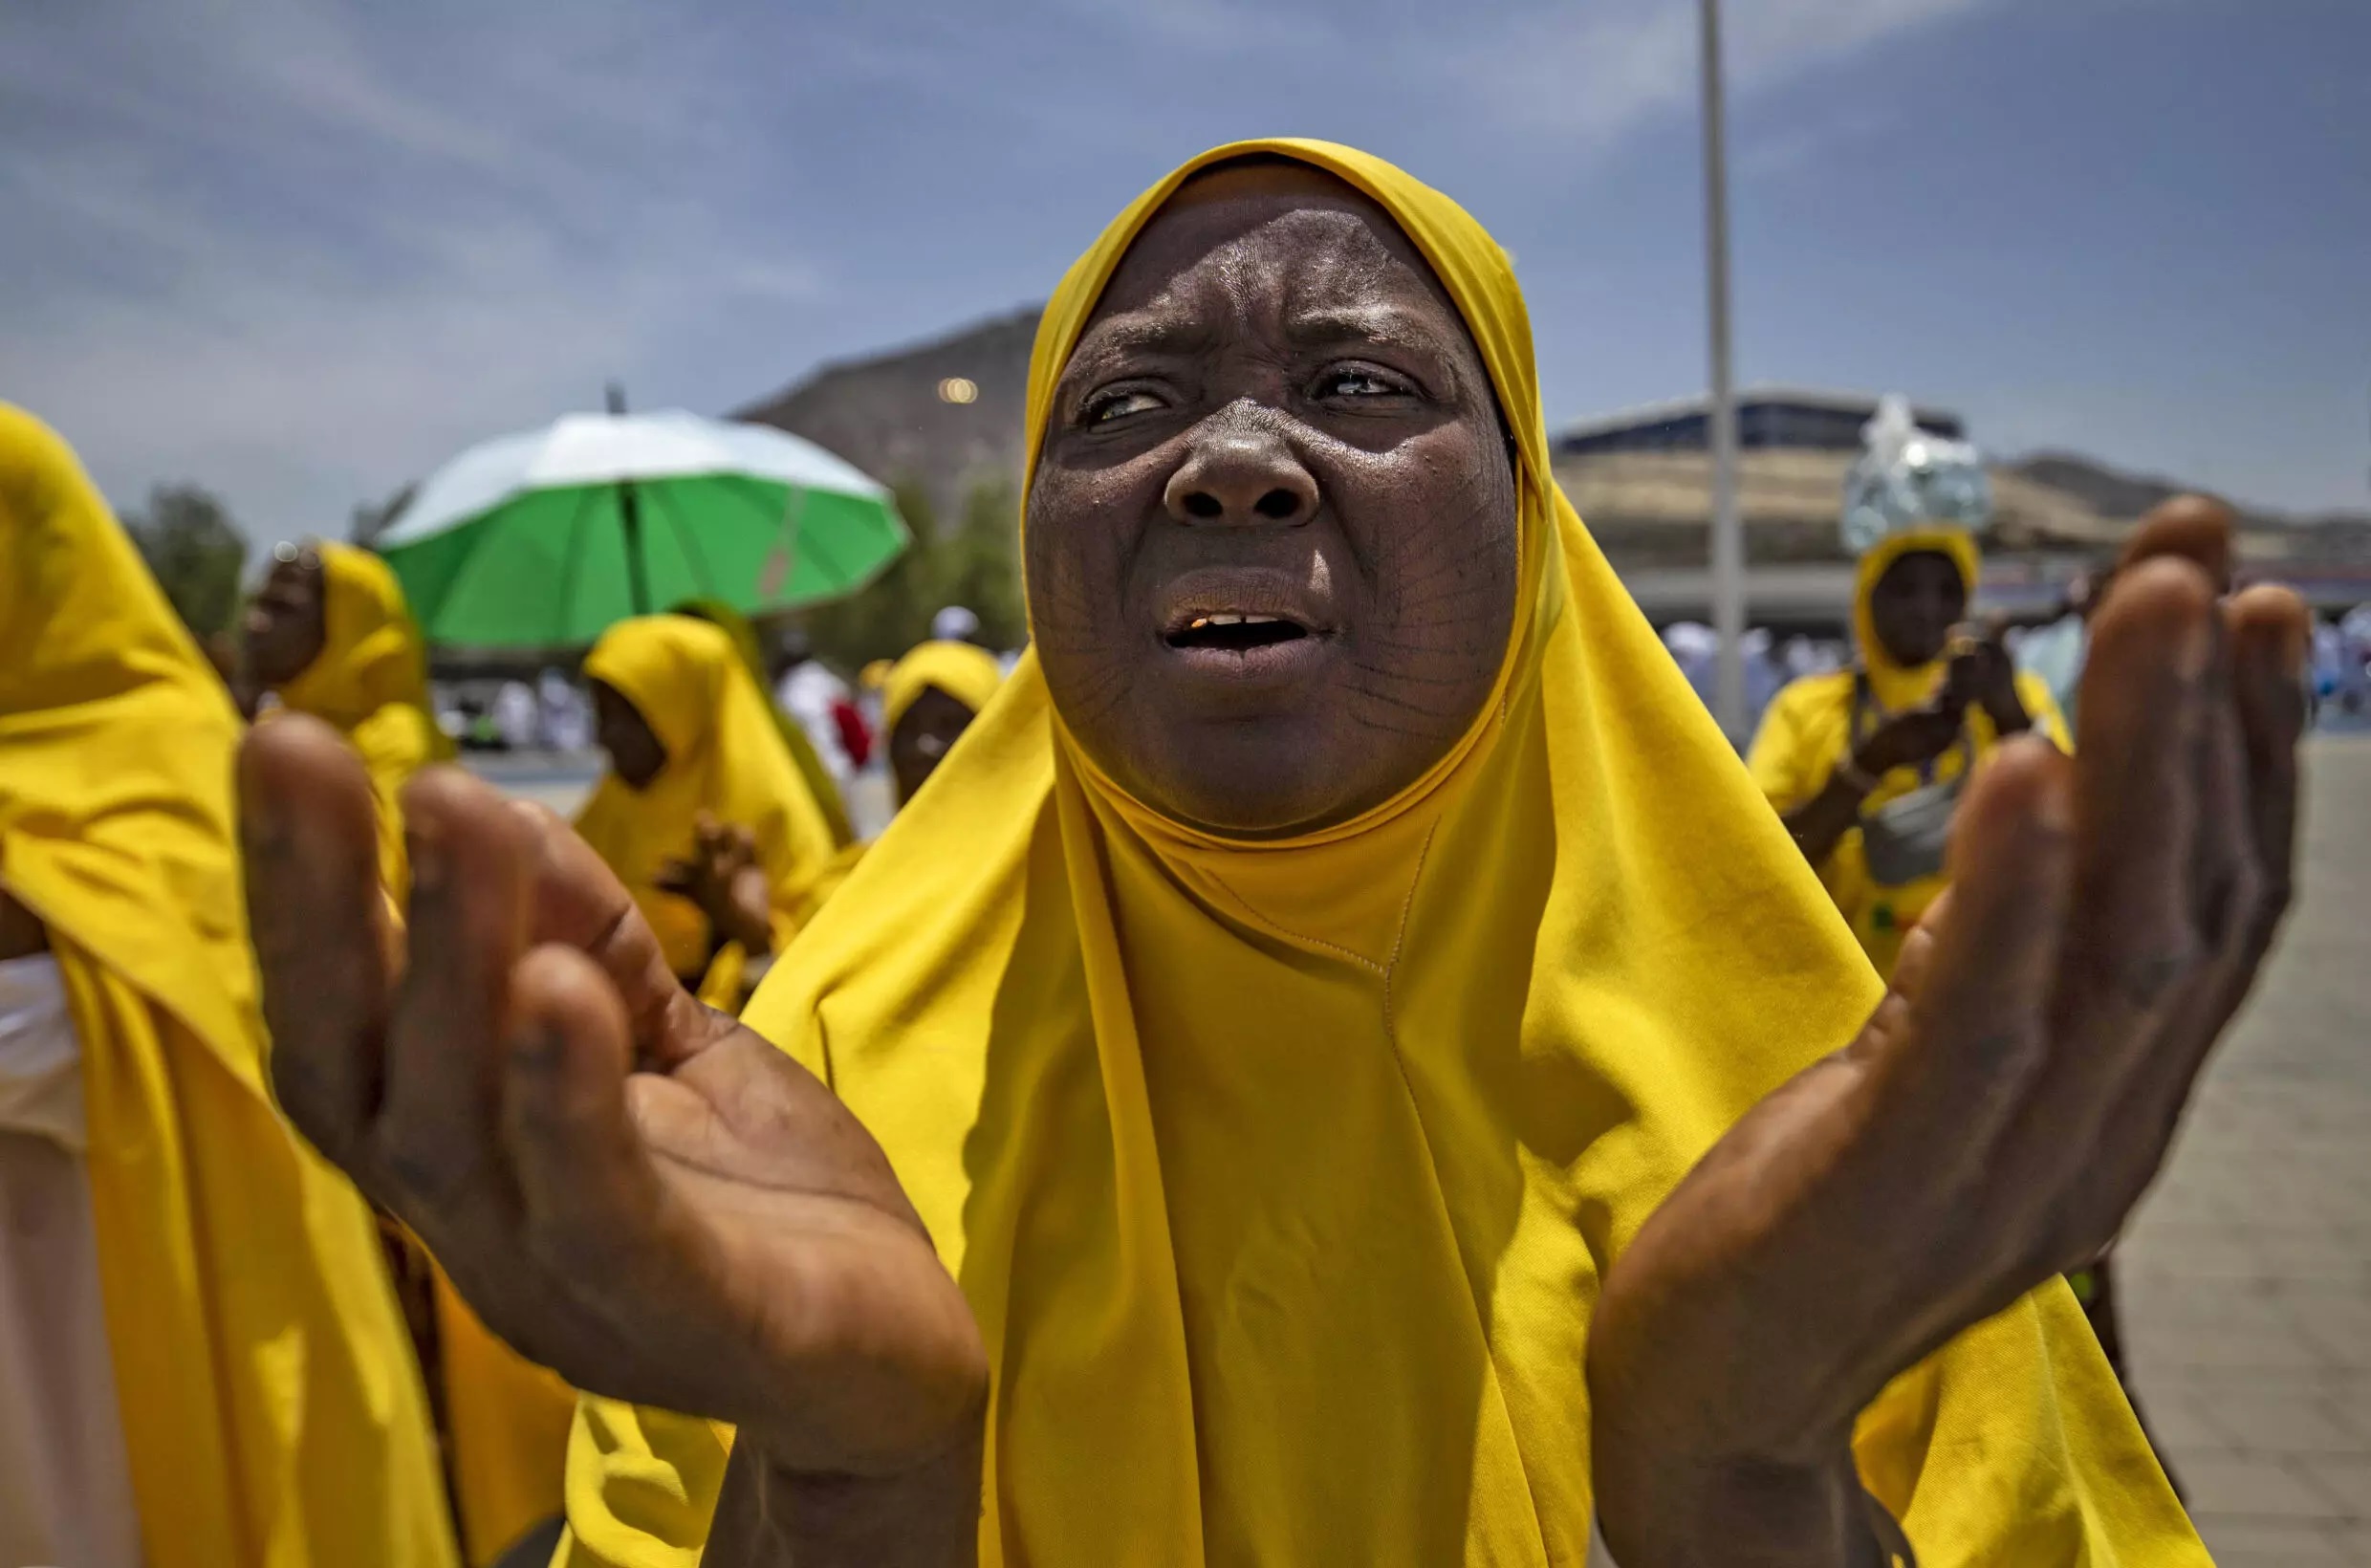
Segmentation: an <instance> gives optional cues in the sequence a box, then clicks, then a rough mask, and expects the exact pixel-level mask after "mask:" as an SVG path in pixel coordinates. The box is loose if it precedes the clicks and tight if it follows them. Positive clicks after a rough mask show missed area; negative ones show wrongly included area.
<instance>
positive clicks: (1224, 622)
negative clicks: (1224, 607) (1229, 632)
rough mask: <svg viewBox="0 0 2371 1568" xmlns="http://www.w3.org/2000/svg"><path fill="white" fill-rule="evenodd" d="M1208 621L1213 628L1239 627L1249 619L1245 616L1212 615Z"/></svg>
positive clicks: (1249, 618)
mask: <svg viewBox="0 0 2371 1568" xmlns="http://www.w3.org/2000/svg"><path fill="white" fill-rule="evenodd" d="M1208 619H1209V622H1210V624H1211V625H1213V626H1240V625H1242V624H1243V623H1244V622H1245V621H1249V620H1251V617H1250V616H1245V615H1214V616H1211V617H1209V618H1208Z"/></svg>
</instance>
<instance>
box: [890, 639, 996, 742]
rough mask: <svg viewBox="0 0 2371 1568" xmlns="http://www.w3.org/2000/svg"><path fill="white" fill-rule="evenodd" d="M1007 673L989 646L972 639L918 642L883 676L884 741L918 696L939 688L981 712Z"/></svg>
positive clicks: (967, 706)
mask: <svg viewBox="0 0 2371 1568" xmlns="http://www.w3.org/2000/svg"><path fill="white" fill-rule="evenodd" d="M1004 678H1005V673H1004V671H1003V670H1002V669H999V668H998V667H997V665H996V656H995V655H994V654H992V653H990V652H989V651H988V650H987V649H986V648H982V647H976V646H974V645H973V644H971V643H969V642H923V643H920V644H917V645H916V646H915V647H913V648H911V649H909V650H907V652H906V654H905V657H903V659H900V660H899V661H898V662H897V663H896V664H892V665H890V666H889V672H888V674H887V675H886V676H885V677H884V678H883V679H882V682H881V744H882V745H884V746H886V745H887V744H888V743H889V736H890V734H891V733H892V732H894V731H895V730H896V729H897V727H898V721H899V720H900V719H902V718H903V717H905V710H906V709H907V708H912V707H913V706H914V699H916V698H917V697H920V696H921V695H922V694H923V693H924V692H925V691H928V690H930V689H931V688H932V687H934V686H935V687H937V688H938V689H939V690H941V691H944V692H946V694H947V695H948V696H950V697H952V698H954V699H955V700H956V701H957V702H959V703H961V704H963V705H964V706H965V707H966V708H969V709H971V711H972V712H974V713H977V712H978V711H979V710H980V709H982V708H986V707H987V706H988V700H989V699H990V697H993V696H994V695H996V688H997V687H998V686H1001V685H1003V684H1004Z"/></svg>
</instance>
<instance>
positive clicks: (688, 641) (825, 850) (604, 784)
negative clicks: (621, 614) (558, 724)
mask: <svg viewBox="0 0 2371 1568" xmlns="http://www.w3.org/2000/svg"><path fill="white" fill-rule="evenodd" d="M584 673H585V675H586V676H587V677H588V678H589V679H592V680H597V681H602V682H606V683H607V684H608V685H610V686H615V687H616V688H617V689H618V691H619V692H620V694H622V695H623V696H624V697H625V699H626V700H627V701H628V702H630V703H632V704H633V705H634V707H635V708H636V709H637V710H638V711H640V712H641V714H642V718H643V720H644V721H645V722H647V723H648V724H649V726H650V728H651V730H653V731H654V732H655V733H656V734H657V735H658V737H659V739H660V741H661V743H662V744H663V745H664V746H665V747H666V752H667V760H666V766H665V767H664V768H663V769H662V770H661V771H660V773H659V776H658V777H657V778H654V779H652V780H651V781H650V783H649V784H648V785H646V786H645V787H643V788H642V789H640V790H636V789H632V788H629V787H628V786H627V785H626V784H625V782H624V781H623V780H621V779H620V778H619V777H618V776H617V774H615V773H608V774H605V775H603V777H602V778H601V781H600V782H599V783H598V785H596V786H595V787H594V791H593V795H592V796H591V798H590V799H588V800H587V801H586V802H585V805H584V810H583V812H582V814H581V815H580V816H579V817H577V819H576V831H577V832H579V833H581V834H582V835H584V837H585V838H586V839H587V840H588V841H589V842H590V843H591V844H592V845H593V847H594V848H595V849H597V850H598V851H600V853H601V858H602V859H603V860H607V861H608V862H609V864H610V866H611V867H612V868H613V869H614V870H616V871H617V873H618V875H619V877H620V879H621V880H623V882H625V884H626V885H627V886H628V887H629V888H631V889H632V890H633V892H634V898H635V901H636V902H637V903H638V904H641V905H642V912H643V913H644V914H645V915H647V916H648V917H649V919H650V923H651V925H652V926H654V927H656V929H657V930H658V932H659V937H660V941H661V943H662V944H663V946H664V947H665V948H666V954H667V960H668V962H669V963H671V964H673V965H674V966H675V971H676V972H677V973H678V974H684V975H697V974H700V973H702V972H703V971H705V970H706V969H707V965H708V959H709V951H708V948H709V932H708V923H707V917H706V916H705V915H703V914H702V913H701V912H700V911H699V909H698V908H697V907H695V906H694V905H693V904H691V902H690V901H689V900H687V899H683V898H679V897H677V896H676V895H674V894H672V893H664V892H661V891H660V890H659V886H658V881H657V879H658V875H659V871H660V868H661V867H662V866H663V865H664V864H665V863H666V862H667V861H668V860H676V859H679V858H681V857H684V856H686V855H689V854H690V853H691V851H692V843H693V822H694V819H695V818H696V817H697V816H698V814H699V813H701V812H703V811H705V812H707V813H708V814H709V815H710V816H712V817H715V818H716V819H717V820H718V821H720V822H729V823H734V824H737V825H739V826H741V827H745V828H747V829H749V830H750V833H751V834H753V835H755V837H756V839H757V854H758V859H759V860H760V861H761V862H762V863H763V864H764V866H765V868H766V876H767V880H768V882H771V883H772V887H773V910H774V942H775V945H776V946H777V947H779V946H780V945H782V944H784V943H787V942H788V941H789V940H790V939H791V937H792V935H793V934H794V933H795V932H796V931H797V930H798V928H799V926H801V925H802V924H804V923H805V921H806V918H807V916H808V914H809V913H810V912H811V900H810V892H811V885H812V883H813V882H814V881H815V879H816V876H817V875H818V874H819V873H820V872H821V871H822V869H823V867H824V866H825V865H826V864H827V863H828V862H829V861H830V860H831V858H832V853H833V850H834V848H835V847H836V846H835V845H834V843H833V840H832V832H831V828H830V827H829V825H828V824H827V823H826V822H825V821H824V817H823V812H822V809H821V808H820V807H818V806H817V805H816V799H815V795H814V793H813V792H812V791H810V790H809V789H808V788H807V785H806V781H805V780H804V779H802V778H801V777H800V776H799V773H798V769H797V766H796V765H795V764H794V762H793V761H792V759H791V754H790V752H789V751H788V750H787V749H786V748H785V747H784V745H783V743H782V737H781V735H780V734H779V733H778V732H777V731H776V730H775V729H774V721H773V716H772V710H771V708H770V705H769V704H768V703H767V701H766V698H765V696H764V694H763V693H761V692H760V691H759V690H758V689H757V686H756V683H755V682H754V681H752V680H751V679H750V674H749V671H748V670H747V669H745V668H744V667H743V666H742V664H741V660H740V656H739V655H737V654H736V653H735V652H734V651H733V645H732V639H731V637H730V636H729V634H728V633H727V632H726V631H725V630H724V629H723V628H721V627H719V626H716V625H713V624H710V623H709V622H707V621H694V620H692V619H690V618H689V617H686V616H673V615H659V616H644V617H642V618H641V619H640V620H635V621H620V622H619V623H618V624H617V625H615V626H612V627H610V628H609V630H608V631H606V632H604V633H603V634H602V635H601V640H600V641H599V642H597V643H595V644H594V645H593V651H592V652H591V653H589V654H587V655H586V656H585V661H584Z"/></svg>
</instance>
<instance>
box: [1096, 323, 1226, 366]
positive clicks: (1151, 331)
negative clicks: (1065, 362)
mask: <svg viewBox="0 0 2371 1568" xmlns="http://www.w3.org/2000/svg"><path fill="white" fill-rule="evenodd" d="M1217 341H1218V334H1217V332H1216V330H1215V329H1214V328H1213V327H1212V325H1211V324H1210V323H1209V322H1208V321H1206V320H1203V319H1201V318H1200V317H1196V316H1109V317H1107V318H1105V319H1104V320H1101V321H1098V322H1097V323H1096V324H1095V325H1093V326H1091V327H1089V328H1088V329H1087V330H1086V332H1085V333H1084V334H1083V335H1082V336H1081V337H1080V338H1079V339H1078V344H1077V347H1076V348H1074V349H1072V350H1071V368H1072V370H1073V371H1074V372H1075V371H1077V370H1079V369H1081V368H1088V369H1092V368H1096V367H1097V366H1098V364H1099V363H1100V362H1106V361H1109V360H1112V359H1119V358H1120V357H1121V356H1123V355H1130V354H1148V355H1158V356H1161V357H1163V358H1167V359H1188V358H1191V357H1193V356H1195V355H1198V354H1204V353H1207V352H1208V351H1209V350H1210V349H1211V348H1213V347H1214V346H1216V344H1217Z"/></svg>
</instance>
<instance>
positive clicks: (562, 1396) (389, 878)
mask: <svg viewBox="0 0 2371 1568" xmlns="http://www.w3.org/2000/svg"><path fill="white" fill-rule="evenodd" d="M316 548H317V549H318V550H319V551H320V555H321V577H322V595H323V602H322V632H323V636H322V642H321V651H320V653H318V654H317V655H315V658H314V661H313V663H312V664H308V665H306V666H305V669H304V672H303V673H302V674H300V675H299V676H297V678H296V679H295V680H294V681H291V682H290V683H289V684H288V685H287V686H284V687H282V688H281V690H280V693H279V695H280V702H281V705H282V706H283V707H285V708H288V709H290V710H291V711H293V712H298V713H309V714H311V715H313V716H314V717H315V718H317V719H320V720H322V721H324V722H325V723H327V724H329V725H331V726H332V727H334V728H335V729H336V730H337V731H338V732H339V733H340V734H342V735H344V736H345V737H346V739H347V741H348V742H349V743H350V744H351V745H352V746H353V747H354V749H355V751H357V752H359V754H360V755H361V758H362V765H363V767H364V768H365V770H367V771H368V773H369V774H370V781H371V793H372V795H373V796H374V797H376V799H377V802H378V806H379V871H380V879H381V882H384V883H385V885H386V888H387V892H388V896H389V897H391V898H393V899H395V900H396V901H397V903H398V904H401V903H402V899H403V895H404V890H405V889H406V888H407V887H408V886H409V885H410V881H411V878H410V872H409V869H408V866H407V864H406V861H405V859H404V854H403V816H402V809H401V807H400V805H399V798H400V796H401V794H402V788H403V785H404V783H405V781H407V780H408V779H409V778H410V777H411V776H412V774H413V773H417V772H419V771H420V770H421V769H422V768H423V767H425V766H426V765H427V764H428V763H430V762H432V761H436V760H440V759H442V758H444V757H446V756H448V755H450V754H451V751H452V748H451V746H450V744H449V743H448V742H447V741H446V738H445V736H444V733H443V732H442V731H441V730H438V729H437V727H436V720H435V717H434V713H433V709H432V707H431V704H430V700H429V696H428V675H427V658H426V653H425V650H424V648H423V647H422V645H421V641H420V633H419V630H418V628H417V627H416V626H415V624H414V623H413V621H412V618H411V611H410V608H409V607H408V606H407V605H406V604H405V603H404V601H403V590H402V585H401V584H399V583H398V582H397V581H396V579H395V574H394V573H393V572H392V571H390V570H388V568H387V564H386V562H384V561H382V560H381V559H380V558H379V557H378V556H377V555H372V554H370V553H369V552H368V551H364V550H357V549H355V548H354V547H352V546H351V545H342V544H337V543H333V542H324V543H321V544H320V545H318V546H316ZM412 1245H414V1246H417V1245H418V1244H417V1243H416V1242H414V1243H412ZM434 1280H435V1284H434V1289H435V1296H436V1322H437V1351H438V1361H439V1362H440V1366H439V1369H438V1382H439V1384H440V1385H441V1387H442V1388H443V1390H444V1395H445V1425H446V1430H447V1433H448V1435H449V1437H450V1439H451V1442H452V1450H453V1451H452V1455H451V1465H450V1471H451V1477H452V1491H453V1509H454V1512H455V1513H456V1514H458V1515H459V1516H460V1522H461V1536H462V1546H463V1549H464V1551H465V1553H466V1554H467V1557H468V1561H469V1562H470V1563H471V1564H474V1565H483V1564H485V1563H489V1562H491V1561H492V1560H493V1559H494V1558H496V1557H499V1556H501V1555H502V1553H503V1551H504V1549H505V1548H507V1547H508V1546H510V1544H511V1542H512V1541H514V1540H516V1539H517V1538H518V1537H519V1535H522V1534H524V1533H525V1532H526V1531H527V1530H528V1529H529V1528H531V1527H532V1526H533V1525H535V1524H538V1523H540V1522H542V1521H543V1520H545V1519H548V1518H551V1517H552V1516H553V1515H554V1514H558V1513H559V1512H560V1510H561V1496H560V1486H561V1468H562V1463H563V1460H564V1456H565V1454H566V1452H567V1446H568V1425H569V1420H570V1417H571V1415H572V1413H573V1412H574V1410H575V1408H576V1391H575V1390H574V1389H572V1388H570V1387H569V1386H568V1384H567V1383H564V1382H562V1381H561V1380H560V1378H559V1377H558V1375H557V1374H555V1373H554V1372H551V1371H550V1370H548V1369H546V1368H544V1367H540V1366H537V1365H536V1364H535V1363H534V1362H533V1361H528V1360H526V1359H525V1358H524V1357H522V1356H520V1355H519V1354H518V1353H517V1352H516V1351H514V1350H512V1349H511V1347H510V1346H509V1345H507V1344H505V1343H503V1342H502V1340H501V1339H498V1338H496V1337H495V1336H494V1334H493V1333H492V1332H491V1331H490V1330H489V1329H488V1328H487V1327H486V1325H485V1324H483V1323H481V1322H479V1321H478V1318H477V1315H476V1314H474V1313H472V1312H471V1311H470V1310H469V1308H468V1304H467V1303H466V1302H464V1301H463V1300H462V1299H461V1297H460V1296H459V1295H458V1294H457V1293H456V1292H455V1291H454V1290H453V1287H452V1283H451V1281H449V1280H447V1279H446V1277H445V1273H444V1271H443V1270H442V1269H439V1270H436V1271H435V1274H434Z"/></svg>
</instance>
